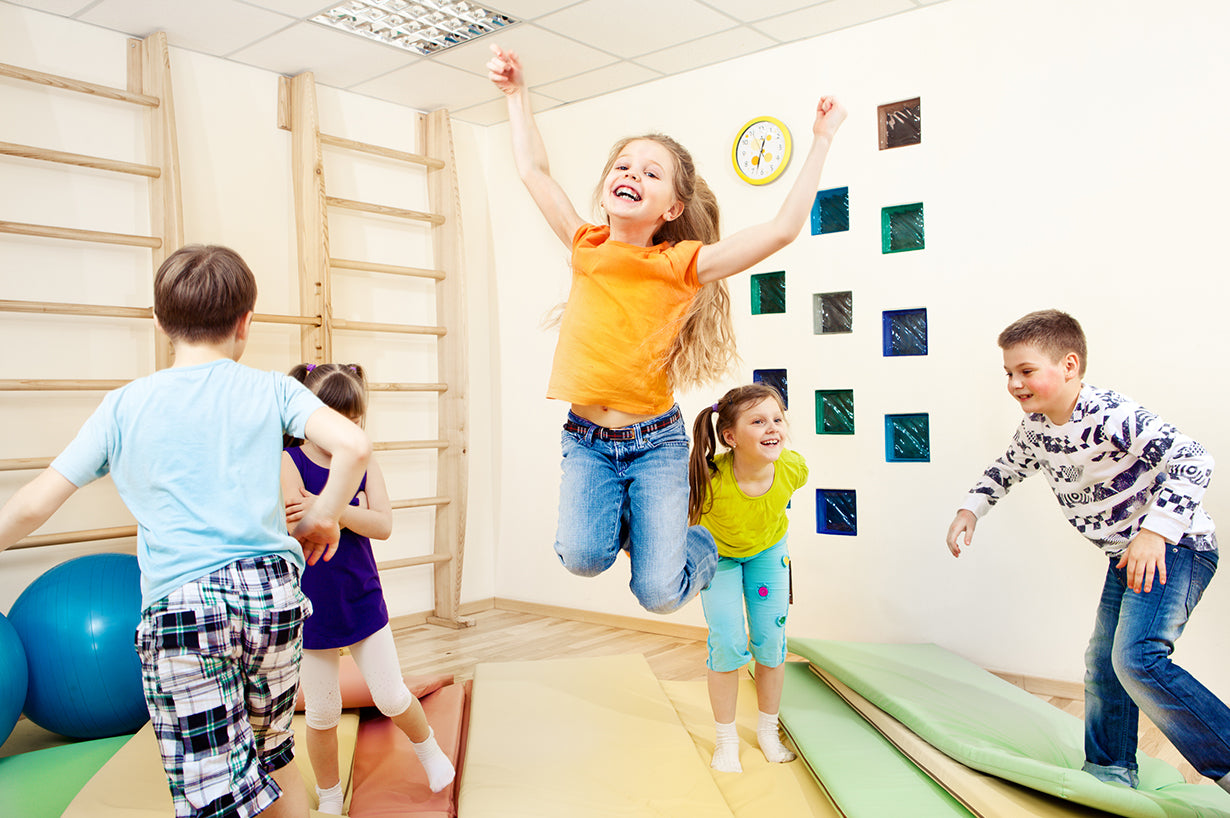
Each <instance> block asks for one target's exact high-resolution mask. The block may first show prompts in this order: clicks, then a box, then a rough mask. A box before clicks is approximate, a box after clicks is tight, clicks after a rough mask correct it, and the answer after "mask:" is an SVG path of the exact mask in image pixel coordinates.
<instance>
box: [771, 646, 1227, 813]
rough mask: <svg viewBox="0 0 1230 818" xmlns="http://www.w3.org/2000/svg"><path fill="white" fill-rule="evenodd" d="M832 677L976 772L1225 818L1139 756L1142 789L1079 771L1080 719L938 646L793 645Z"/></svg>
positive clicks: (1206, 796)
mask: <svg viewBox="0 0 1230 818" xmlns="http://www.w3.org/2000/svg"><path fill="white" fill-rule="evenodd" d="M789 645H790V650H791V651H792V652H794V653H796V654H798V655H800V656H803V657H804V658H806V659H807V660H808V661H809V662H811V663H812V664H814V665H816V667H818V668H820V669H822V670H824V671H825V672H827V673H829V674H831V675H832V676H833V677H835V678H836V679H838V680H839V681H840V682H842V683H843V684H845V685H848V686H849V687H850V688H851V689H853V690H854V691H856V692H857V693H859V694H860V695H861V696H863V697H864V698H866V699H867V700H868V701H869V702H870V703H871V704H874V705H875V706H876V707H878V708H880V709H881V710H883V711H884V712H885V713H888V714H889V715H891V716H892V717H893V718H895V719H897V720H898V721H900V722H901V723H902V724H904V725H905V726H906V727H908V728H909V729H910V730H912V731H913V732H914V733H916V734H917V735H918V736H920V737H921V738H923V739H925V740H926V741H927V742H929V743H930V744H931V745H933V746H934V747H935V748H936V749H938V750H940V751H942V752H943V753H945V754H946V755H948V756H949V757H951V758H954V759H956V760H957V761H960V762H961V763H962V764H965V765H967V766H969V767H972V768H973V769H975V770H979V771H981V772H984V773H988V774H991V775H995V776H999V777H1000V778H1004V779H1006V780H1008V781H1012V782H1015V783H1017V784H1020V785H1022V786H1026V787H1030V788H1032V789H1036V790H1038V791H1040V792H1045V793H1047V794H1049V795H1053V796H1055V797H1058V798H1062V799H1065V800H1068V801H1071V802H1073V803H1076V804H1083V805H1086V806H1090V807H1094V808H1096V809H1100V810H1104V811H1106V812H1109V813H1112V814H1115V815H1122V816H1127V818H1215V817H1216V818H1230V793H1226V792H1225V791H1224V790H1222V789H1220V788H1219V787H1213V786H1203V785H1197V784H1187V783H1185V782H1184V781H1183V777H1182V776H1181V775H1179V772H1178V771H1177V770H1175V769H1174V768H1173V767H1171V766H1170V765H1168V764H1166V763H1164V762H1162V761H1158V760H1157V759H1154V758H1150V757H1148V756H1144V755H1143V754H1142V755H1141V756H1140V757H1139V763H1140V789H1138V790H1132V789H1129V788H1127V787H1123V786H1118V785H1114V784H1105V783H1103V782H1101V781H1099V780H1097V779H1096V778H1094V777H1093V776H1092V775H1089V774H1088V773H1086V772H1083V771H1082V770H1081V764H1082V763H1083V761H1084V750H1083V746H1084V729H1083V726H1082V723H1081V720H1080V719H1077V718H1075V717H1073V716H1071V715H1069V714H1067V713H1064V712H1063V711H1061V710H1059V709H1058V708H1055V707H1052V706H1050V705H1049V704H1047V703H1046V702H1043V701H1042V700H1040V699H1038V698H1036V697H1035V696H1033V695H1031V694H1029V693H1027V692H1025V691H1024V690H1021V689H1020V688H1018V687H1016V686H1015V685H1013V684H1011V683H1009V682H1006V681H1004V680H1002V679H1000V678H998V677H997V676H994V675H992V674H991V673H988V672H987V671H985V670H983V669H982V668H980V667H978V666H977V665H974V664H972V663H970V662H968V661H966V660H965V659H962V658H961V657H959V656H957V655H955V654H953V653H950V652H948V651H946V650H944V649H943V648H941V647H939V646H938V645H930V644H924V645H884V644H869V643H852V642H833V641H825V640H818V639H793V638H792V639H790V641H789Z"/></svg>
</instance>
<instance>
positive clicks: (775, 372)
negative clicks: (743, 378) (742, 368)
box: [752, 369, 790, 409]
mask: <svg viewBox="0 0 1230 818" xmlns="http://www.w3.org/2000/svg"><path fill="white" fill-rule="evenodd" d="M752 382H753V383H763V384H766V385H768V386H771V387H773V388H774V389H776V390H777V394H779V395H781V396H782V404H783V405H784V406H785V407H786V408H787V409H789V408H790V395H789V394H787V392H786V370H784V369H753V370H752Z"/></svg>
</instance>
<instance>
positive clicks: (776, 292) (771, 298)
mask: <svg viewBox="0 0 1230 818" xmlns="http://www.w3.org/2000/svg"><path fill="white" fill-rule="evenodd" d="M785 311H786V273H785V271H784V270H783V271H779V272H776V273H757V274H756V275H754V276H752V315H767V314H769V313H774V312H785Z"/></svg>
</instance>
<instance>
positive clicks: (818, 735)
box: [779, 662, 973, 818]
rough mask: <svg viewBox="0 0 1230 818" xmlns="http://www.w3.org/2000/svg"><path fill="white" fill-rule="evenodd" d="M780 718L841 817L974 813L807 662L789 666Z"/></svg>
mask: <svg viewBox="0 0 1230 818" xmlns="http://www.w3.org/2000/svg"><path fill="white" fill-rule="evenodd" d="M785 673H786V678H785V683H784V685H783V687H782V702H781V710H780V711H779V717H780V720H781V724H782V726H783V727H784V728H785V729H786V732H787V733H788V734H789V735H790V740H791V741H793V742H794V746H795V747H797V748H798V750H799V754H800V755H801V756H802V757H803V760H804V761H805V762H806V764H807V766H808V767H809V768H810V769H811V771H812V774H813V775H814V776H815V778H816V781H817V782H819V784H820V786H821V787H823V788H824V790H825V792H827V793H828V795H829V798H831V799H832V801H833V803H834V804H835V805H836V807H837V809H838V810H839V811H840V812H841V814H842V815H845V816H850V818H861V817H862V816H867V817H868V818H871V816H886V815H902V816H904V815H908V816H910V818H937V817H938V816H944V817H945V818H948V817H949V816H962V818H970V816H972V815H973V813H971V812H970V811H969V810H967V809H966V808H965V807H963V806H961V804H960V803H959V802H958V801H957V800H956V799H955V798H953V797H952V796H951V795H949V794H948V792H947V791H946V790H945V789H944V788H943V787H941V786H940V785H939V784H937V783H936V782H935V781H933V780H931V778H930V777H929V776H928V775H927V774H926V773H924V772H923V771H922V770H920V769H919V768H918V767H916V766H915V765H914V763H913V762H911V761H910V760H909V759H908V758H906V757H905V756H904V755H902V754H901V752H900V751H898V750H897V748H896V747H894V746H893V745H892V742H890V741H889V740H888V739H886V738H884V736H882V735H880V734H879V733H878V732H877V731H876V729H875V728H874V727H872V726H871V725H870V724H868V723H867V722H866V721H864V720H863V717H862V716H860V715H859V714H858V713H857V712H855V711H854V710H852V709H850V707H849V706H848V705H847V704H846V703H845V702H844V701H842V699H841V697H839V696H838V695H837V694H836V693H834V692H833V691H832V690H831V689H830V688H829V687H828V685H826V684H824V683H823V682H822V681H820V680H819V679H817V678H816V677H815V676H814V675H813V674H812V672H811V669H810V668H808V666H807V665H806V664H804V663H802V662H787V663H786V671H785Z"/></svg>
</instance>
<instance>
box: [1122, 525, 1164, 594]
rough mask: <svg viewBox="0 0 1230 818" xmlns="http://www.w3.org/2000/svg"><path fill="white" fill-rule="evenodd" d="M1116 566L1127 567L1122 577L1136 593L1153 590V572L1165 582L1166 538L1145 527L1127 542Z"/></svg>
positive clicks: (1160, 580) (1158, 578)
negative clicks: (1125, 548)
mask: <svg viewBox="0 0 1230 818" xmlns="http://www.w3.org/2000/svg"><path fill="white" fill-rule="evenodd" d="M1115 567H1116V568H1123V567H1126V568H1127V574H1126V576H1124V579H1125V580H1126V581H1127V586H1128V587H1129V588H1131V589H1132V590H1133V591H1135V592H1136V593H1140V592H1141V589H1143V590H1144V592H1145V593H1146V594H1147V593H1149V591H1151V590H1153V572H1154V571H1155V570H1156V571H1157V580H1158V582H1160V583H1161V584H1162V585H1165V584H1166V540H1165V538H1163V537H1162V535H1161V534H1158V533H1156V532H1153V531H1150V530H1149V529H1147V528H1142V529H1140V533H1139V534H1137V535H1136V537H1135V538H1134V539H1133V540H1132V541H1131V542H1130V543H1128V547H1127V550H1125V551H1124V552H1123V556H1121V557H1120V558H1119V564H1118V565H1116V566H1115Z"/></svg>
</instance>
